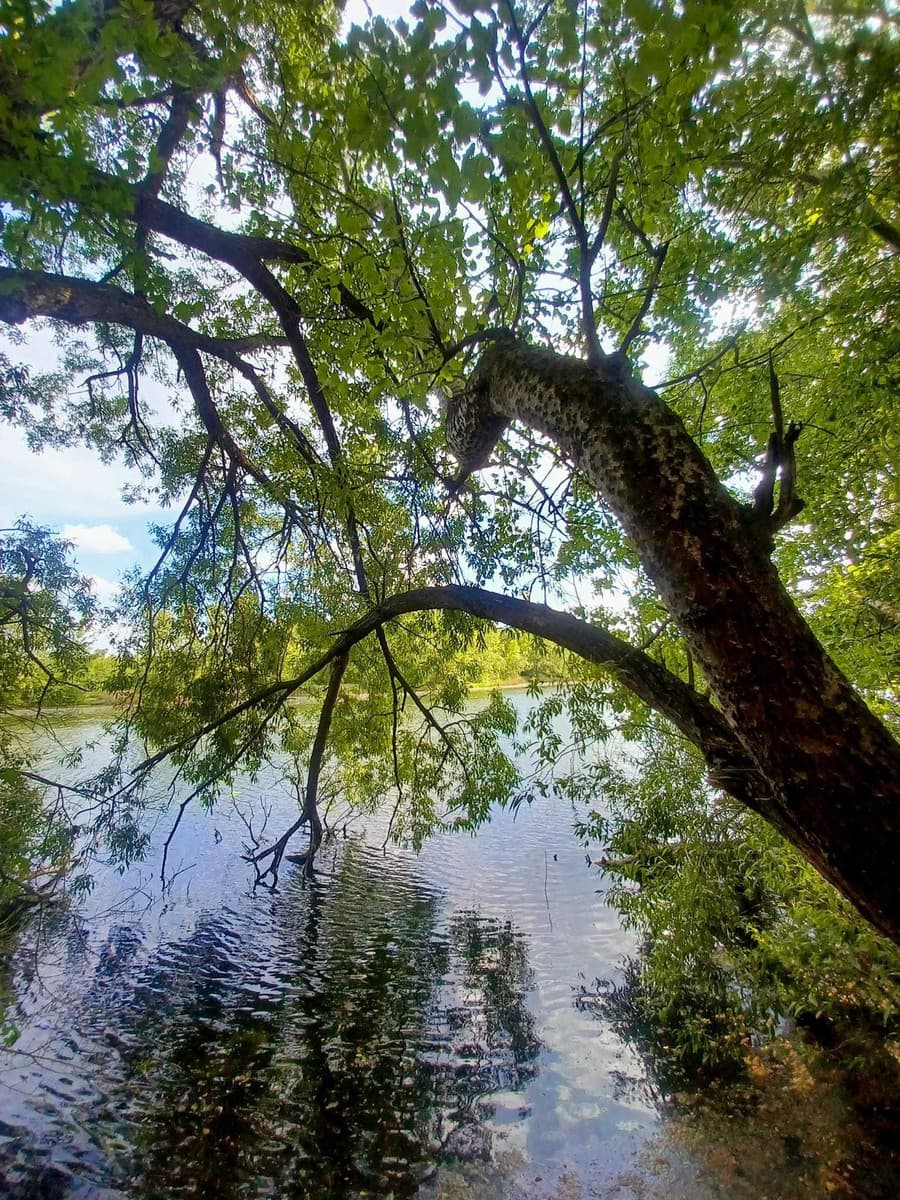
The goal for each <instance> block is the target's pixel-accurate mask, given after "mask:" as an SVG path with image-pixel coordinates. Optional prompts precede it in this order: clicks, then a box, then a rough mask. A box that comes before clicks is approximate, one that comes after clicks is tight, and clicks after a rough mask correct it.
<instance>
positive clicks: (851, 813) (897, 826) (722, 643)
mask: <svg viewBox="0 0 900 1200" xmlns="http://www.w3.org/2000/svg"><path fill="white" fill-rule="evenodd" d="M457 404H458V405H460V406H461V407H458V408H457V409H456V411H455V412H454V411H451V414H450V415H449V417H448V440H449V442H450V445H451V449H452V448H454V435H455V437H456V445H457V446H460V445H462V444H463V441H464V439H463V437H462V433H461V431H462V430H465V433H466V435H467V436H468V437H469V438H472V437H473V436H474V441H473V442H472V444H473V445H474V444H475V442H477V441H478V434H477V431H476V430H474V429H473V424H475V425H478V426H480V427H481V429H482V430H485V429H487V430H488V431H489V432H488V437H489V438H490V437H493V438H496V436H499V430H500V428H501V427H502V424H503V423H505V422H508V421H511V420H519V421H521V422H523V423H524V424H526V425H528V426H530V427H532V428H533V429H536V430H539V431H540V432H542V433H544V434H546V435H547V436H549V437H550V438H552V439H553V440H554V441H555V442H557V443H558V445H559V446H560V448H561V449H562V450H563V451H564V453H565V454H566V455H567V456H568V457H569V458H570V459H571V461H572V462H573V463H574V464H575V465H576V466H577V467H578V468H579V470H580V471H582V472H583V473H584V475H585V476H586V477H587V479H588V480H589V481H590V482H591V483H592V484H593V485H594V486H595V487H596V489H597V492H598V493H599V495H600V496H601V497H602V498H603V499H604V500H605V501H606V503H607V504H608V505H609V507H610V508H611V509H612V511H613V512H614V513H615V515H616V516H617V518H618V519H619V521H620V522H621V524H622V526H623V528H624V530H625V532H626V533H627V535H628V536H629V538H630V539H631V540H632V542H633V544H634V547H635V549H636V551H637V554H638V556H639V558H640V561H641V564H642V565H643V567H644V569H645V571H646V572H647V574H648V575H649V576H650V578H651V579H652V580H653V582H654V584H655V585H656V587H657V588H658V590H659V593H660V596H661V597H662V599H663V601H664V603H665V604H666V605H667V607H668V609H669V611H670V613H671V614H672V617H673V618H674V620H675V621H676V622H677V624H678V626H679V628H680V630H681V632H682V634H683V635H684V638H685V641H686V643H687V646H688V648H689V649H690V652H691V654H692V655H693V656H694V658H695V659H696V661H697V662H698V663H699V665H700V666H701V668H702V670H703V673H704V675H705V677H706V681H707V683H708V685H709V687H710V689H711V691H712V694H713V696H714V698H715V700H716V702H717V703H718V704H719V705H720V707H721V709H722V713H723V715H724V717H725V719H726V721H727V723H728V725H729V726H730V727H731V729H732V730H733V732H734V734H735V736H736V737H737V739H738V740H739V741H740V743H741V744H742V745H743V747H744V748H745V750H746V751H747V753H748V755H749V757H750V759H751V760H752V761H753V763H755V765H756V766H757V767H758V769H759V772H760V773H761V775H762V777H763V778H764V779H765V781H766V787H765V789H760V793H759V796H758V797H757V801H756V803H755V804H754V807H755V808H756V809H757V810H758V811H759V812H761V813H762V815H763V816H765V817H767V818H768V819H769V820H770V821H771V822H772V823H773V824H774V825H776V826H777V827H778V828H779V829H780V830H781V831H782V833H784V834H785V836H786V837H787V838H788V839H789V840H790V841H791V842H792V843H793V844H794V845H795V846H796V847H797V848H798V849H799V850H800V851H801V852H802V853H803V854H804V855H805V856H806V857H807V858H808V859H809V861H810V862H811V863H812V864H813V865H814V866H815V867H816V868H817V869H818V870H819V871H820V872H821V873H822V874H823V875H824V876H825V877H826V878H828V879H830V880H831V882H832V883H834V884H835V885H836V886H837V887H838V888H839V889H840V891H842V892H843V893H844V895H845V896H847V897H848V898H849V899H850V900H851V901H853V903H854V904H855V905H856V906H857V907H858V908H859V910H860V911H861V912H862V913H863V914H864V915H865V916H867V917H868V918H869V919H870V920H871V921H872V923H873V924H874V925H876V926H877V927H878V928H879V929H880V930H882V931H883V932H884V933H885V934H887V935H888V936H889V937H891V938H892V939H893V940H894V941H896V942H900V886H898V885H900V809H898V802H900V746H898V744H897V742H896V741H895V740H894V739H893V738H892V737H891V735H890V733H889V732H888V731H887V729H886V728H885V727H884V725H882V723H881V722H880V721H879V720H878V719H877V718H876V717H875V716H873V714H872V713H870V712H869V710H868V709H867V708H866V706H865V704H863V702H862V700H861V699H860V697H859V696H858V695H857V694H856V692H855V691H854V690H853V688H852V687H851V686H850V684H849V683H848V681H847V680H846V679H845V677H844V676H843V675H842V674H841V672H840V671H839V670H838V668H837V667H836V666H835V664H834V663H833V662H832V661H831V659H830V658H829V657H828V655H827V654H826V653H825V651H824V649H823V648H822V646H821V645H820V644H819V642H818V641H817V640H816V638H815V636H814V635H813V633H812V631H811V630H810V628H809V626H808V625H807V624H806V622H805V621H804V620H803V618H802V616H801V615H800V613H799V612H798V611H797V609H796V607H795V606H794V604H793V602H792V601H791V599H790V597H789V596H788V594H787V592H786V591H785V589H784V587H783V586H782V584H781V582H780V580H779V578H778V574H777V572H776V570H775V568H774V566H773V565H772V563H771V561H770V558H769V555H770V551H771V537H770V534H769V531H768V526H767V523H766V522H765V521H764V520H761V519H760V518H759V516H758V515H757V514H756V513H755V512H753V510H751V509H750V508H748V507H746V506H742V505H741V504H739V503H738V502H737V501H735V500H734V499H733V498H732V497H731V496H730V495H729V494H728V493H727V492H726V490H725V488H724V487H723V486H722V485H721V483H720V482H719V480H718V479H717V477H716V475H715V473H714V472H713V470H712V467H711V466H710V464H709V463H708V462H707V460H706V459H705V458H704V456H703V454H702V453H701V452H700V450H699V449H698V448H697V446H696V445H695V443H694V442H693V441H692V439H691V438H690V437H689V436H688V434H687V431H686V430H685V428H684V425H683V424H682V422H681V420H680V419H679V418H678V417H677V416H676V415H675V414H674V413H673V412H672V411H671V410H670V409H669V408H667V406H666V405H665V404H664V403H663V402H662V400H660V398H659V397H658V396H657V395H656V393H655V392H653V391H651V390H650V389H648V388H646V387H644V386H643V385H642V384H640V383H639V382H638V381H637V380H636V379H634V378H633V377H632V376H631V374H630V372H629V370H628V368H627V366H625V365H624V364H623V363H622V362H621V360H620V359H619V357H618V356H616V357H614V358H610V359H608V360H605V362H604V363H603V365H601V366H600V367H599V368H594V367H592V366H589V365H587V364H586V363H584V362H582V361H580V360H578V359H573V358H566V357H563V356H560V355H556V354H553V353H550V352H547V351H544V350H538V349H534V348H532V347H528V346H525V345H523V344H521V343H518V342H512V341H510V342H498V343H496V344H495V345H492V346H491V347H490V348H489V349H488V350H487V351H486V352H485V353H484V355H483V356H482V358H481V361H480V362H479V365H478V367H477V369H476V370H475V372H474V374H473V375H472V377H471V379H470V381H469V384H468V386H467V388H466V391H465V393H463V395H462V397H461V398H459V400H458V401H457ZM467 423H468V427H467ZM475 454H476V457H477V459H478V460H479V461H478V462H477V463H476V464H475V465H476V466H477V465H480V463H481V462H483V460H484V441H483V439H482V442H481V444H480V446H479V447H478V448H477V449H476V451H475ZM714 782H715V783H716V784H717V785H718V786H720V787H722V788H723V789H724V790H726V791H731V792H733V793H735V794H741V792H743V793H744V796H743V797H742V798H746V789H742V788H737V787H735V786H733V784H734V781H731V782H730V781H729V778H728V776H727V774H725V775H724V776H720V777H718V778H716V779H715V780H714Z"/></svg>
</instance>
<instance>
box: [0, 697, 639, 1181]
mask: <svg viewBox="0 0 900 1200" xmlns="http://www.w3.org/2000/svg"><path fill="white" fill-rule="evenodd" d="M515 702H516V703H517V705H519V707H520V708H522V709H523V710H524V709H525V707H526V705H527V703H528V701H527V700H526V698H525V697H524V695H522V696H518V697H516V700H515ZM99 732H100V725H99V723H98V722H97V721H96V720H94V721H93V722H92V721H91V720H90V719H88V720H82V721H80V722H77V723H74V724H70V725H68V726H61V727H60V737H61V739H62V740H64V741H67V742H68V743H69V744H74V743H82V744H86V743H88V742H90V741H91V739H92V738H95V737H96V736H97V735H98V734H99ZM101 753H102V751H101V750H99V749H98V750H96V751H94V752H90V753H88V755H87V757H86V759H85V763H84V767H83V770H84V771H85V772H86V773H87V772H89V771H90V770H91V769H92V768H93V767H95V766H98V765H99V764H100V761H101V760H100V758H99V757H98V756H99V755H100V754H101ZM236 800H237V804H236V806H232V805H229V804H226V803H223V804H222V805H221V806H220V807H219V808H218V809H217V810H216V812H215V813H214V814H213V815H208V814H206V813H204V812H203V811H202V810H199V809H196V810H189V811H188V812H187V813H186V815H185V818H184V821H183V823H182V825H181V827H180V829H179V832H178V835H177V838H176V841H175V843H174V845H173V849H172V857H171V859H170V872H171V873H173V874H174V876H175V877H174V880H173V882H172V883H171V884H170V886H169V887H168V888H167V889H166V890H165V891H163V890H162V888H161V885H160V881H159V877H158V872H159V861H160V855H159V847H160V845H161V843H162V841H163V839H164V838H165V835H166V833H167V832H168V830H169V828H170V824H171V815H168V816H161V817H159V818H158V820H157V827H156V829H155V832H154V849H153V851H152V852H151V853H150V855H149V856H148V859H147V860H146V864H145V866H144V867H143V868H142V869H140V870H134V871H131V872H129V873H128V874H126V875H125V876H120V875H118V874H116V873H113V872H110V871H105V872H104V871H101V872H100V873H99V874H98V876H97V881H96V886H95V888H94V891H93V892H92V893H91V895H90V896H89V897H88V899H87V900H86V902H85V903H84V905H83V908H82V909H81V911H80V912H79V913H78V915H77V918H73V917H72V916H71V915H69V914H65V913H59V914H57V915H56V916H54V917H51V918H45V919H44V920H43V922H42V924H41V925H40V926H39V927H37V928H33V929H31V930H29V931H28V933H27V934H26V935H25V936H24V937H23V939H22V942H21V944H20V946H19V949H18V951H17V953H16V956H15V958H14V961H13V965H12V974H11V983H12V987H13V991H14V995H15V1001H14V1003H13V1005H12V1007H11V1009H9V1010H8V1012H7V1017H8V1018H11V1019H12V1021H13V1023H14V1025H15V1026H16V1028H17V1030H18V1037H17V1040H16V1041H15V1044H14V1046H13V1047H12V1048H11V1049H10V1050H8V1051H0V1054H2V1057H0V1069H2V1080H3V1084H4V1085H5V1086H4V1087H3V1088H2V1089H0V1180H5V1182H2V1183H0V1194H5V1195H9V1196H73V1197H75V1196H77V1197H113V1196H128V1197H134V1198H144V1197H168V1196H197V1197H222V1198H229V1197H244V1196H260V1197H309V1198H311V1200H313V1198H322V1200H330V1198H331V1197H335V1198H337V1197H348V1198H357V1197H358V1198H360V1200H362V1198H363V1197H388V1196H391V1195H393V1196H409V1195H419V1196H421V1197H423V1198H428V1197H437V1196H439V1197H447V1198H450V1197H468V1196H485V1197H487V1196H501V1195H506V1196H528V1197H542V1196H559V1197H563V1196H571V1197H575V1196H581V1195H595V1196H610V1197H612V1196H627V1195H636V1194H638V1193H637V1192H635V1191H632V1190H628V1188H627V1187H626V1185H625V1184H624V1183H623V1180H625V1179H626V1178H629V1177H630V1173H632V1172H633V1170H634V1169H635V1163H636V1156H637V1155H638V1153H639V1151H640V1149H641V1147H642V1145H643V1144H644V1143H645V1141H646V1139H647V1137H648V1135H649V1134H650V1133H651V1132H652V1131H653V1129H654V1127H655V1125H656V1122H657V1116H656V1114H655V1113H654V1111H653V1110H652V1109H651V1107H650V1106H649V1104H648V1103H646V1102H643V1101H642V1100H641V1098H640V1093H639V1092H637V1093H636V1092H634V1090H631V1091H629V1092H628V1093H627V1095H626V1094H623V1093H622V1090H621V1088H620V1087H619V1086H618V1084H617V1081H618V1080H620V1079H621V1077H622V1076H623V1075H625V1076H635V1075H639V1073H640V1069H639V1066H638V1064H637V1063H636V1062H635V1061H634V1060H633V1059H632V1058H631V1056H630V1055H629V1052H628V1050H627V1048H626V1047H625V1046H624V1045H623V1044H622V1043H621V1042H620V1041H619V1040H618V1039H617V1038H616V1037H615V1035H614V1034H613V1033H612V1032H611V1031H609V1030H608V1029H605V1028H604V1027H603V1026H602V1025H601V1024H599V1023H598V1022H597V1021H596V1020H594V1019H592V1018H591V1017H590V1016H589V1015H588V1014H586V1013H583V1012H580V1011H579V1010H578V1009H577V1008H576V1007H575V1005H574V1003H573V992H574V989H576V988H577V986H578V985H579V983H580V982H583V981H587V982H591V981H592V980H594V979H595V978H597V977H615V975H616V972H617V969H618V965H619V963H620V960H621V958H622V956H623V955H624V954H626V953H628V952H629V951H630V950H631V949H632V946H631V943H630V941H629V938H628V936H627V935H625V934H624V933H623V932H622V930H621V929H620V927H619V923H618V918H617V915H616V913H615V911H614V910H613V909H611V908H609V907H607V905H606V903H605V901H604V895H603V880H602V878H601V877H600V876H599V875H598V873H597V871H596V869H595V868H592V867H591V866H589V865H588V863H587V862H586V860H585V851H584V849H583V848H581V847H580V846H579V845H578V844H577V843H576V841H575V840H574V838H573V836H572V832H571V829H572V821H573V813H572V810H571V808H570V807H569V806H568V805H567V804H566V803H565V802H564V801H562V800H560V799H558V798H556V797H552V796H551V797H547V798H539V799H537V800H536V801H535V803H534V804H533V805H532V806H531V807H530V808H522V809H520V810H519V812H518V813H517V814H513V813H511V812H508V811H500V812H497V813H495V814H494V816H493V819H492V820H491V822H490V824H489V825H487V826H485V827H484V828H483V829H482V830H481V831H480V832H479V833H478V835H477V836H476V837H470V836H468V835H460V834H456V835H443V836H438V837H435V838H434V839H433V840H432V841H430V842H429V843H428V844H427V845H426V846H425V848H424V849H423V850H422V851H421V852H420V853H418V854H415V853H413V852H412V851H405V850H402V849H397V848H392V847H388V848H387V849H386V850H383V849H382V842H383V840H384V832H385V822H386V816H384V817H377V818H374V819H372V820H370V821H369V823H368V827H367V828H362V827H361V826H359V825H355V826H353V827H352V828H350V829H348V830H347V833H346V836H338V837H337V838H335V839H333V840H332V841H330V842H329V843H328V844H327V845H326V847H325V848H324V850H323V852H322V853H321V857H320V860H319V872H318V876H317V878H316V879H315V880H313V881H305V880H303V879H302V878H301V877H300V870H299V868H297V867H291V866H285V868H283V870H282V875H281V879H280V881H279V888H278V890H277V891H275V892H267V891H262V890H259V889H257V890H255V891H254V889H253V887H252V886H251V883H252V872H251V870H250V868H249V867H248V865H247V864H246V863H245V862H243V861H242V860H241V857H240V853H241V849H242V846H243V845H244V843H245V842H246V838H247V829H246V826H245V824H244V820H245V819H252V820H254V821H255V822H256V826H257V827H258V826H259V824H260V822H261V820H262V814H263V813H264V812H265V811H266V810H269V816H268V825H267V836H269V837H275V836H277V835H278V833H280V832H281V830H283V829H284V828H285V827H286V825H287V824H289V823H290V822H291V820H292V819H293V816H294V814H295V812H296V801H295V800H294V798H293V796H292V795H291V794H290V793H289V790H288V789H287V788H285V787H284V786H283V785H281V784H279V783H278V782H277V781H276V780H275V779H274V778H273V779H269V780H264V781H262V782H260V781H257V782H256V783H255V784H250V783H246V784H245V785H244V786H243V787H241V788H239V789H237V790H236ZM298 848H299V847H298ZM3 1188H5V1189H6V1191H5V1192H3V1191H2V1189H3ZM623 1188H624V1189H625V1190H620V1189H623Z"/></svg>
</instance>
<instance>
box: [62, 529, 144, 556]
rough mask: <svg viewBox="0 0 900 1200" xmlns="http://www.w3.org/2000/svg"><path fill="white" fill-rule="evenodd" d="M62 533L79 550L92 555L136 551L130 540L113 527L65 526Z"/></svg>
mask: <svg viewBox="0 0 900 1200" xmlns="http://www.w3.org/2000/svg"><path fill="white" fill-rule="evenodd" d="M60 533H61V534H62V536H63V537H64V538H65V539H66V541H69V542H73V543H74V544H75V545H76V546H77V547H78V549H79V550H87V551H88V552H89V553H91V554H124V553H125V552H126V551H128V550H133V549H134V546H132V544H131V542H129V540H128V538H126V537H122V535H121V533H119V532H118V530H116V529H113V527H112V525H63V527H62V529H61V530H60Z"/></svg>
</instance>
